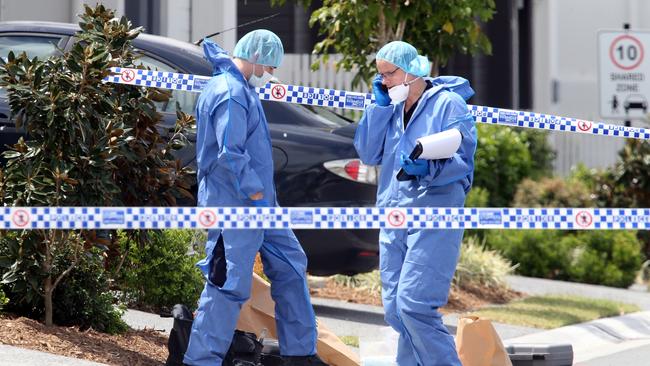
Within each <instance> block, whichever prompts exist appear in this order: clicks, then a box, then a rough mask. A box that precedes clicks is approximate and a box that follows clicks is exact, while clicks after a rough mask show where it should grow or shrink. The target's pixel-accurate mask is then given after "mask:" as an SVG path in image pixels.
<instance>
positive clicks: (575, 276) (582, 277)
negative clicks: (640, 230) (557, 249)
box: [562, 231, 643, 288]
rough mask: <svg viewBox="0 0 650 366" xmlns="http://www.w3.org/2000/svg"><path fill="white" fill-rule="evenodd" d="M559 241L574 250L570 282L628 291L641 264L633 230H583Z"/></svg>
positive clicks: (570, 268)
mask: <svg viewBox="0 0 650 366" xmlns="http://www.w3.org/2000/svg"><path fill="white" fill-rule="evenodd" d="M562 241H563V242H564V244H565V245H566V246H568V247H571V248H573V250H572V255H571V266H569V268H568V273H569V276H570V279H571V280H572V281H576V282H583V283H593V284H599V285H605V286H614V287H623V288H627V287H629V286H630V285H631V284H632V283H633V282H634V279H635V278H636V275H637V272H638V270H639V268H641V263H642V262H643V258H642V254H641V243H640V242H639V240H638V239H637V237H636V233H635V232H632V231H585V232H581V233H578V234H575V235H569V236H566V237H564V238H563V239H562Z"/></svg>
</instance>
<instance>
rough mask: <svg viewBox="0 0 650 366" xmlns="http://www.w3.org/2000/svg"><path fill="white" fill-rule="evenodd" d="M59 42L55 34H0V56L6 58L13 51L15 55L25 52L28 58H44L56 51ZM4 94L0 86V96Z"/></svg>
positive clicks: (59, 38)
mask: <svg viewBox="0 0 650 366" xmlns="http://www.w3.org/2000/svg"><path fill="white" fill-rule="evenodd" d="M60 42H61V37H55V36H38V35H33V36H31V35H30V36H17V35H4V36H0V57H2V58H3V59H4V60H7V56H8V55H9V52H11V51H13V52H14V54H15V55H16V56H18V55H20V54H21V53H23V52H25V53H26V54H27V56H28V57H30V58H32V57H38V58H46V57H48V56H52V55H54V54H55V53H56V52H57V46H58V44H59V43H60ZM5 94H6V91H5V90H4V89H3V88H1V87H0V97H3V96H4V95H5Z"/></svg>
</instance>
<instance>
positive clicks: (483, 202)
mask: <svg viewBox="0 0 650 366" xmlns="http://www.w3.org/2000/svg"><path fill="white" fill-rule="evenodd" d="M489 202H490V192H488V190H487V189H485V188H483V187H473V188H472V190H471V191H469V194H467V198H465V207H489Z"/></svg>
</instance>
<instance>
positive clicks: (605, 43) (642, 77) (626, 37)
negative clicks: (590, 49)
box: [598, 31, 650, 120]
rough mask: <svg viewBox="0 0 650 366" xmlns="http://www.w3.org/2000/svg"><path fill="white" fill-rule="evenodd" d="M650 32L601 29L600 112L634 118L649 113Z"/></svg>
mask: <svg viewBox="0 0 650 366" xmlns="http://www.w3.org/2000/svg"><path fill="white" fill-rule="evenodd" d="M648 48H650V32H638V31H635V32H629V31H601V32H599V33H598V55H599V57H598V62H599V65H598V68H599V84H600V115H601V116H602V117H603V118H612V119H619V120H632V119H640V118H644V117H645V116H646V115H647V114H648V113H650V104H649V102H650V81H649V80H648V77H649V76H650V62H648V60H647V57H648V55H646V53H647V52H648Z"/></svg>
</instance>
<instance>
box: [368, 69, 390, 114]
mask: <svg viewBox="0 0 650 366" xmlns="http://www.w3.org/2000/svg"><path fill="white" fill-rule="evenodd" d="M384 88H385V86H384V85H383V84H382V83H381V76H379V75H377V76H375V78H374V79H373V80H372V93H373V94H374V95H375V103H377V105H380V106H382V107H386V106H388V105H390V97H389V96H388V91H386V89H384Z"/></svg>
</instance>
